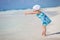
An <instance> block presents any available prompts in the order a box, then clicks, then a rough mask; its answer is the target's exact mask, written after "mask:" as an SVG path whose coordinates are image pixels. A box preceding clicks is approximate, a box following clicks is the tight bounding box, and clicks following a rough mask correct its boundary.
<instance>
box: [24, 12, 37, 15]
mask: <svg viewBox="0 0 60 40" xmlns="http://www.w3.org/2000/svg"><path fill="white" fill-rule="evenodd" d="M37 13H38V12H37V11H36V12H25V15H28V14H37Z"/></svg>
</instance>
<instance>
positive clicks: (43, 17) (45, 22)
mask: <svg viewBox="0 0 60 40" xmlns="http://www.w3.org/2000/svg"><path fill="white" fill-rule="evenodd" d="M36 15H37V17H38V18H40V19H41V21H42V25H44V26H47V25H48V24H49V23H50V22H51V19H50V18H49V17H48V16H47V15H46V14H44V12H41V13H39V14H36Z"/></svg>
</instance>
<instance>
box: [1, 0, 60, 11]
mask: <svg viewBox="0 0 60 40" xmlns="http://www.w3.org/2000/svg"><path fill="white" fill-rule="evenodd" d="M35 4H39V5H41V7H42V8H46V7H56V6H60V0H0V11H5V10H18V9H19V10H20V9H28V8H32V6H33V5H35Z"/></svg>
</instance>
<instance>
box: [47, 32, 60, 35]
mask: <svg viewBox="0 0 60 40" xmlns="http://www.w3.org/2000/svg"><path fill="white" fill-rule="evenodd" d="M55 34H60V32H56V33H52V34H47V36H50V35H55Z"/></svg>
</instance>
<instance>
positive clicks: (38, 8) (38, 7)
mask: <svg viewBox="0 0 60 40" xmlns="http://www.w3.org/2000/svg"><path fill="white" fill-rule="evenodd" d="M40 8H41V7H40V5H34V6H33V10H40Z"/></svg>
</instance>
